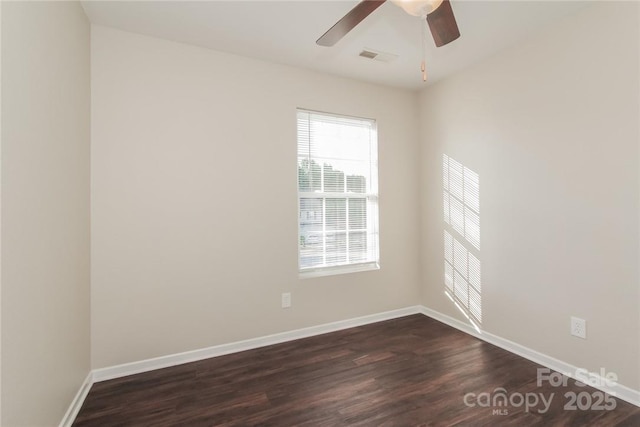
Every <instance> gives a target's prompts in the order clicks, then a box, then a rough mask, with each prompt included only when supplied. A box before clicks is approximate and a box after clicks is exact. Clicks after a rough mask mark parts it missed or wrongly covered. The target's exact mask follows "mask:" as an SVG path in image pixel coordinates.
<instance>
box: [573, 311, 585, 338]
mask: <svg viewBox="0 0 640 427" xmlns="http://www.w3.org/2000/svg"><path fill="white" fill-rule="evenodd" d="M571 335H573V336H575V337H578V338H584V339H585V340H586V339H587V321H586V320H584V319H580V318H579V317H571Z"/></svg>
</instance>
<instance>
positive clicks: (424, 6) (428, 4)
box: [391, 0, 443, 17]
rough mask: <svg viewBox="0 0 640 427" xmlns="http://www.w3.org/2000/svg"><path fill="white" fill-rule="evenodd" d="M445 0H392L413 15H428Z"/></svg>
mask: <svg viewBox="0 0 640 427" xmlns="http://www.w3.org/2000/svg"><path fill="white" fill-rule="evenodd" d="M442 1H443V0H391V2H393V4H395V5H396V6H399V7H401V8H402V10H404V11H405V12H407V13H408V14H409V15H413V16H420V17H422V16H427V15H428V14H430V13H431V12H433V11H434V10H436V9H437V8H438V7H439V6H440V5H441V4H442Z"/></svg>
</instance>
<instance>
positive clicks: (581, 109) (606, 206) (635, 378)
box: [420, 2, 640, 390]
mask: <svg viewBox="0 0 640 427" xmlns="http://www.w3.org/2000/svg"><path fill="white" fill-rule="evenodd" d="M637 7H638V5H637V4H634V3H622V2H621V3H611V2H608V3H607V4H606V5H605V4H596V5H595V6H592V7H589V8H587V9H585V10H584V11H582V12H580V13H579V14H578V15H576V16H574V17H571V18H569V19H567V20H566V21H564V22H563V23H561V24H559V25H555V26H553V27H550V28H548V29H547V31H545V32H544V33H543V34H541V35H539V36H536V37H535V38H532V39H530V40H528V41H527V42H525V43H523V44H521V45H519V46H517V48H513V49H510V50H508V51H505V52H502V53H500V54H498V55H496V56H495V57H493V58H491V59H489V60H487V61H485V62H483V63H481V64H479V65H476V66H474V67H472V68H470V69H467V70H465V71H464V72H462V73H460V74H458V75H456V76H453V77H451V78H448V79H446V80H444V81H442V82H441V83H438V84H436V85H434V86H433V87H430V88H428V89H427V90H425V91H423V92H422V93H421V96H420V102H421V119H422V120H421V125H422V129H421V139H422V182H423V183H425V184H426V185H425V187H424V188H423V189H422V190H423V191H422V194H423V197H422V209H423V210H422V220H423V224H424V227H423V236H422V237H423V253H422V265H423V281H424V286H423V302H424V304H425V305H426V306H428V307H430V308H432V309H435V310H437V311H440V312H442V313H445V314H448V315H450V316H454V317H457V318H460V319H464V318H463V317H462V316H461V315H460V313H459V312H458V311H457V309H456V308H455V307H453V306H452V304H451V302H450V301H449V300H448V299H447V298H446V296H445V295H444V284H443V237H442V233H443V219H442V190H441V188H442V187H441V185H442V178H441V162H442V154H447V155H449V156H451V157H453V158H454V159H456V160H458V161H460V162H461V163H463V164H464V165H466V166H467V167H468V168H470V169H472V170H474V171H476V172H478V173H479V175H480V206H481V207H480V209H481V214H480V215H481V252H480V260H481V262H482V287H483V288H482V302H483V312H484V319H483V329H485V330H487V331H489V332H491V333H493V334H496V335H499V336H502V337H504V338H507V339H509V340H512V341H514V342H516V343H519V344H522V345H525V346H527V347H530V348H532V349H534V350H537V351H540V352H542V353H545V354H547V355H550V356H553V357H556V358H558V359H560V360H562V361H565V362H568V363H571V364H574V365H577V366H579V367H584V368H587V369H589V370H596V371H597V370H598V369H599V368H601V367H602V368H606V369H607V371H613V372H616V373H617V374H618V375H619V377H620V382H621V383H622V384H625V385H627V386H630V387H633V388H635V389H636V390H637V389H640V366H639V363H640V350H639V341H638V339H637V338H638V336H639V332H640V331H639V329H640V325H639V324H638V313H639V311H640V291H639V288H640V285H639V276H638V256H639V254H638V231H639V229H638V225H639V222H638V213H639V209H638V208H639V206H638V192H639V187H638V170H639V163H638V143H639V136H640V134H639V130H638V126H639V121H638V118H639V111H638V101H639V99H640V98H639V84H638V81H639V76H640V73H639V71H640V70H639V66H638V58H639V57H638V43H639V37H638V36H639V33H638V12H637ZM570 316H578V317H582V318H585V319H586V320H587V331H588V339H587V340H582V339H579V338H575V337H572V336H570V335H569V317H570Z"/></svg>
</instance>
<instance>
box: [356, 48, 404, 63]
mask: <svg viewBox="0 0 640 427" xmlns="http://www.w3.org/2000/svg"><path fill="white" fill-rule="evenodd" d="M359 56H361V57H363V58H367V59H373V60H376V61H380V62H391V61H393V60H394V59H396V58H397V57H398V55H394V54H393V53H387V52H380V51H379V50H374V49H369V48H367V47H365V48H364V49H362V52H360V54H359Z"/></svg>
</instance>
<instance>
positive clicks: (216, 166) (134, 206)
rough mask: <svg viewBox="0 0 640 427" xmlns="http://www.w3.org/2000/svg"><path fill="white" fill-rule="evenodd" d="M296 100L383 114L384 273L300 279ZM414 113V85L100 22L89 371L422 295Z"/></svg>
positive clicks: (95, 46) (401, 303)
mask: <svg viewBox="0 0 640 427" xmlns="http://www.w3.org/2000/svg"><path fill="white" fill-rule="evenodd" d="M296 107H304V108H309V109H315V110H321V111H328V112H335V113H341V114H348V115H355V116H363V117H372V118H375V119H377V120H378V130H379V158H380V183H381V186H380V242H381V251H380V252H381V266H382V268H381V270H379V271H374V272H365V273H355V274H347V275H340V276H332V277H326V278H317V279H304V280H300V279H299V278H298V271H297V198H296V180H297V175H296V173H297V169H296V141H295V138H296ZM416 111H417V96H416V95H415V94H414V93H411V92H406V91H400V90H395V89H389V88H384V87H379V86H375V85H370V84H364V83H359V82H356V81H352V80H347V79H343V78H336V77H331V76H327V75H322V74H317V73H313V72H309V71H304V70H301V69H296V68H290V67H285V66H278V65H273V64H268V63H266V62H262V61H256V60H251V59H247V58H242V57H237V56H233V55H228V54H222V53H217V52H214V51H210V50H205V49H201V48H195V47H190V46H187V45H182V44H177V43H172V42H169V41H163V40H159V39H154V38H149V37H144V36H139V35H134V34H130V33H126V32H122V31H118V30H113V29H108V28H102V27H93V29H92V154H91V160H92V307H91V309H92V350H93V352H92V360H93V367H94V368H101V367H105V366H111V365H115V364H120V363H125V362H131V361H137V360H141V359H145V358H150V357H155V356H163V355H167V354H172V353H176V352H181V351H187V350H193V349H198V348H203V347H207V346H211V345H216V344H221V343H227V342H231V341H235V340H241V339H246V338H251V337H258V336H262V335H266V334H271V333H276V332H282V331H287V330H292V329H297V328H301V327H306V326H312V325H318V324H322V323H325V322H331V321H336V320H341V319H347V318H352V317H356V316H361V315H367V314H372V313H378V312H382V311H385V310H391V309H396V308H400V307H406V306H410V305H414V304H416V302H417V301H418V300H419V296H418V292H419V284H418V282H419V267H418V250H419V233H418V232H417V230H416V228H417V225H418V222H419V218H418V201H417V195H418V182H417V178H418V159H417V153H418V146H417V143H416V142H417V139H418V138H417V129H418V125H417V112H416ZM284 291H290V292H292V298H293V307H292V308H291V309H286V310H284V309H281V308H280V294H281V293H282V292H284Z"/></svg>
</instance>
